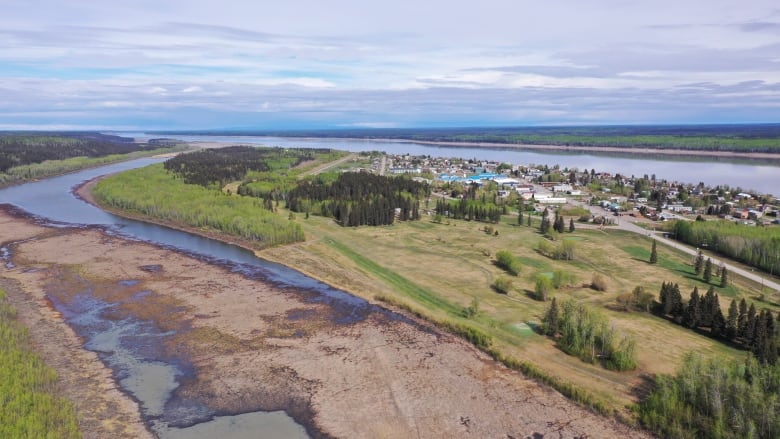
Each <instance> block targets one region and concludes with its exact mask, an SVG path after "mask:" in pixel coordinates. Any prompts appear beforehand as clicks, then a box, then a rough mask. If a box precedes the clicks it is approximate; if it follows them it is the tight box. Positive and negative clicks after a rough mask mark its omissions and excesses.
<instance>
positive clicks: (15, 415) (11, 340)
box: [0, 290, 81, 438]
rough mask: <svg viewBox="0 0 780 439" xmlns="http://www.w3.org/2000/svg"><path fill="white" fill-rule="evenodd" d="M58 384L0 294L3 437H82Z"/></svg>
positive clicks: (0, 418) (0, 420)
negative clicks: (58, 390) (58, 389)
mask: <svg viewBox="0 0 780 439" xmlns="http://www.w3.org/2000/svg"><path fill="white" fill-rule="evenodd" d="M56 382H57V374H56V373H55V372H54V371H53V370H52V369H50V368H48V367H47V366H46V365H45V364H44V363H43V362H42V361H41V359H40V358H38V357H37V356H36V355H35V354H34V353H33V352H32V350H31V349H30V346H29V341H28V339H27V332H26V330H25V329H24V328H23V327H22V326H21V325H20V324H19V323H18V322H17V321H16V311H15V310H14V309H13V308H11V307H10V306H9V305H8V303H7V302H6V298H5V292H4V291H3V290H0V437H7V438H78V437H81V434H80V433H79V430H78V424H77V423H76V415H75V413H74V411H73V406H72V405H71V404H70V402H69V401H68V400H66V399H64V398H62V397H60V396H58V395H57V390H56V389H57V384H56Z"/></svg>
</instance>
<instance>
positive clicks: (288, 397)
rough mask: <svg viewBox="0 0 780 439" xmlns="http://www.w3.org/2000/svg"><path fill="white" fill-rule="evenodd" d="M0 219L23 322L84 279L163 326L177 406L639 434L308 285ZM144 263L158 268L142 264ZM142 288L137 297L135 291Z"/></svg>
mask: <svg viewBox="0 0 780 439" xmlns="http://www.w3.org/2000/svg"><path fill="white" fill-rule="evenodd" d="M0 224H2V225H3V227H2V228H0V230H2V235H0V241H3V242H8V241H19V240H21V239H26V238H35V239H32V240H29V241H25V242H21V243H18V244H16V245H13V246H12V247H11V251H12V255H13V256H12V261H13V263H14V264H15V266H14V267H13V268H4V269H2V271H0V277H2V278H4V279H6V280H7V281H8V282H11V281H12V282H14V283H15V284H16V285H17V286H18V294H16V296H17V297H21V298H23V300H27V301H32V302H33V303H35V304H36V305H35V307H32V308H29V307H27V308H25V307H21V308H20V313H21V314H24V315H25V319H27V320H26V322H28V323H30V324H31V322H35V321H36V320H37V319H40V318H41V317H36V314H35V313H36V312H38V313H40V314H41V315H43V314H45V313H48V315H49V316H48V317H47V318H48V319H50V320H51V321H52V322H53V324H54V325H58V326H57V327H58V328H61V329H67V326H66V325H64V324H63V322H62V318H61V316H59V315H58V314H56V313H52V312H51V310H50V309H49V308H47V305H46V304H45V299H46V298H47V297H55V298H56V299H57V300H59V301H67V300H71V299H72V298H73V297H75V296H74V295H76V294H78V293H80V292H81V293H83V291H85V288H86V289H87V290H89V291H91V294H92V295H93V296H95V297H96V298H98V299H100V300H103V301H107V302H110V303H114V304H115V307H114V308H112V313H113V314H112V316H113V318H125V317H132V318H135V319H139V320H141V321H147V322H151V323H153V324H155V325H158V326H159V327H161V328H163V329H165V330H170V331H172V332H171V335H170V336H169V337H170V338H169V339H168V340H167V341H166V342H165V343H164V346H165V349H164V351H162V352H160V353H159V355H160V356H161V357H162V358H170V357H175V358H179V359H180V360H181V361H186V362H187V363H188V364H191V365H192V376H191V378H189V379H187V380H184V382H183V383H182V385H181V386H180V387H179V388H178V389H177V391H176V392H175V394H174V397H173V398H174V399H175V400H176V401H178V402H180V403H181V404H183V405H186V404H204V405H206V406H208V407H210V408H212V409H214V410H216V411H217V412H219V413H222V414H237V413H243V412H250V411H256V410H276V409H284V410H286V411H287V412H288V413H289V414H291V415H292V416H294V417H295V418H296V420H298V421H299V422H300V423H302V424H304V425H306V426H307V427H308V431H309V432H310V434H313V435H314V436H333V437H404V438H406V437H517V438H520V437H523V438H524V437H529V436H530V437H539V436H540V435H545V436H546V435H555V436H556V437H557V436H558V435H560V436H561V437H585V436H587V437H590V438H598V437H604V438H607V437H610V438H611V437H647V435H646V434H644V433H642V432H637V431H634V430H632V429H630V428H629V427H627V426H625V425H622V424H619V423H617V422H616V421H614V420H612V419H608V418H604V417H601V416H598V415H594V414H593V413H591V412H589V411H587V410H585V409H583V408H581V407H579V406H577V405H576V404H573V403H572V402H570V401H569V400H567V399H566V398H564V397H563V396H562V395H560V394H559V393H557V392H555V391H553V390H551V389H549V388H547V387H545V386H542V385H540V384H538V383H536V382H535V381H533V380H530V379H528V378H525V377H524V376H522V375H521V374H519V373H516V372H513V371H510V370H508V369H506V368H504V367H503V366H500V365H499V364H497V363H496V362H494V361H492V360H491V359H490V358H488V357H487V356H486V355H485V354H483V353H481V352H479V351H478V350H476V349H475V348H473V347H472V346H471V345H469V344H468V343H466V342H464V341H462V340H460V339H458V338H455V337H453V336H451V335H448V334H445V333H442V332H440V331H438V330H436V329H434V328H431V327H429V326H428V325H427V324H426V323H424V322H419V321H415V320H410V319H407V318H400V317H399V316H398V315H396V314H392V313H389V312H387V311H383V310H381V309H380V308H378V307H375V306H369V305H361V304H360V303H357V304H349V303H347V302H339V301H328V300H325V301H323V300H321V299H317V298H318V297H321V293H319V292H318V291H314V290H300V289H290V288H287V287H284V286H279V285H274V284H269V283H266V282H263V281H259V280H253V279H251V278H249V277H246V276H244V275H242V274H239V273H238V272H236V271H235V270H232V269H231V268H230V267H223V266H219V265H213V264H209V263H205V262H203V261H201V260H199V259H196V258H192V257H190V256H187V255H183V254H180V253H178V252H175V251H172V250H168V249H163V248H159V247H156V246H153V245H149V244H144V243H139V242H133V241H127V240H124V239H121V238H118V237H115V236H108V235H105V234H104V233H102V232H101V231H99V230H91V229H47V228H44V227H39V226H35V225H32V224H31V223H30V222H29V221H28V220H26V219H23V218H18V217H14V216H12V215H9V214H8V213H0ZM150 265H152V266H155V267H158V269H156V270H154V271H150V270H146V269H144V268H143V267H148V266H150ZM250 277H251V276H250ZM9 279H10V281H9ZM129 280H132V281H133V283H132V284H130V283H127V282H126V281H129ZM122 281H125V282H124V283H122ZM117 285H123V286H122V287H121V288H120V287H118V286H117ZM55 286H56V287H55ZM140 293H143V294H144V296H143V297H144V301H143V303H139V302H138V301H137V300H136V299H134V298H136V297H138V294H140ZM24 298H26V299H24ZM36 310H38V311H36ZM33 326H36V325H33ZM37 340H38V342H39V343H40V348H41V349H42V350H44V351H45V350H47V349H54V348H55V347H56V346H52V345H61V346H60V349H61V351H60V353H59V354H57V355H59V356H62V357H70V358H75V359H76V360H74V361H75V362H77V363H79V365H80V366H81V367H82V368H84V369H83V370H89V369H87V368H90V367H91V368H93V369H94V371H96V372H94V373H92V374H89V375H87V376H86V377H85V378H84V379H85V380H86V381H89V382H91V383H103V385H105V384H106V383H107V382H108V383H110V380H107V378H106V375H105V371H106V369H105V368H104V366H103V365H102V364H101V363H100V362H99V361H98V359H97V358H96V357H95V356H94V354H92V353H89V352H86V351H84V350H83V349H82V348H81V347H80V343H78V342H72V343H62V341H60V340H57V339H54V338H51V339H50V338H48V337H46V336H45V335H41V336H39V337H38V338H37ZM54 366H55V367H57V368H58V369H63V368H65V367H64V366H63V365H62V364H55V365H54ZM65 369H67V368H65ZM100 371H103V372H100ZM98 372H100V373H98ZM101 373H102V375H101ZM79 387H81V388H86V387H88V386H87V385H86V384H83V385H80V386H73V388H71V389H69V390H68V392H67V393H68V395H70V396H71V397H72V398H76V397H77V396H78V395H81V394H83V393H88V392H84V391H82V390H80V389H79ZM109 387H110V386H109ZM95 388H100V387H99V386H98V387H95ZM112 392H113V394H116V395H118V396H119V397H120V399H121V397H122V394H121V393H119V392H117V391H116V389H115V388H108V389H107V390H106V391H105V392H103V394H101V396H102V395H111V394H112ZM125 401H126V399H125ZM122 407H125V408H128V407H127V406H122ZM117 413H120V412H119V411H118V412H117ZM121 413H122V414H123V415H122V416H128V418H127V421H126V422H125V423H124V424H125V425H137V423H136V424H133V423H132V422H130V420H131V418H130V417H129V416H130V415H132V410H129V409H128V410H124V411H122V412H121ZM91 416H92V417H93V418H97V419H95V421H96V422H97V421H100V422H99V423H111V422H117V420H118V419H124V418H120V417H119V416H118V415H114V414H111V413H110V412H106V411H103V412H95V413H94V414H91ZM136 419H137V417H136ZM128 428H129V427H128ZM127 431H130V430H127ZM98 436H99V435H98ZM130 436H132V435H127V436H126V437H130ZM139 436H140V435H139ZM95 437H97V436H95ZM104 437H117V435H114V434H106V435H104Z"/></svg>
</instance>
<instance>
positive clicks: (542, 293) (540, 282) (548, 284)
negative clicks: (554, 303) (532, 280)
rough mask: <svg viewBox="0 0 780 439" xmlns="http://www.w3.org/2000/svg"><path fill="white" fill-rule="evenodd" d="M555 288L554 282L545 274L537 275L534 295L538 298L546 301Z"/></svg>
mask: <svg viewBox="0 0 780 439" xmlns="http://www.w3.org/2000/svg"><path fill="white" fill-rule="evenodd" d="M552 290H553V282H552V280H550V278H549V277H547V276H546V275H544V274H540V275H538V276H536V285H535V286H534V297H535V298H536V300H541V301H546V300H547V297H548V296H549V294H550V291H552Z"/></svg>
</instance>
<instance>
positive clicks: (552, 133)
mask: <svg viewBox="0 0 780 439" xmlns="http://www.w3.org/2000/svg"><path fill="white" fill-rule="evenodd" d="M178 134H199V135H234V136H237V135H254V136H258V135H260V136H262V135H267V136H282V137H326V138H327V137H350V138H364V139H366V138H367V139H406V140H418V141H429V142H477V143H482V142H485V143H504V144H507V145H522V144H528V145H563V146H573V147H576V146H611V147H621V148H668V149H688V150H707V151H738V152H780V124H751V125H657V126H629V125H626V126H592V127H566V126H560V127H504V128H499V127H495V128H485V127H482V128H477V127H464V128H414V129H341V130H306V131H249V132H247V131H219V132H217V131H207V132H196V133H192V132H187V133H184V132H182V133H178Z"/></svg>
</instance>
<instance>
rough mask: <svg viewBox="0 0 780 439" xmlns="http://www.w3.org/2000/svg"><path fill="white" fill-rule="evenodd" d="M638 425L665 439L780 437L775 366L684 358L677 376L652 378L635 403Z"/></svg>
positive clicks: (779, 373)
mask: <svg viewBox="0 0 780 439" xmlns="http://www.w3.org/2000/svg"><path fill="white" fill-rule="evenodd" d="M639 416H640V420H641V421H642V423H643V424H644V425H645V426H646V427H647V428H649V429H650V430H651V431H653V432H654V433H656V434H657V435H659V436H660V437H665V438H670V439H678V438H679V439H682V438H701V439H752V438H760V439H771V438H777V437H778V436H780V365H773V366H765V365H761V364H759V363H758V362H757V361H755V360H754V359H752V358H747V359H746V360H745V362H744V363H743V362H728V361H725V360H719V359H710V360H704V359H702V358H701V357H698V356H695V355H693V354H690V355H688V357H687V358H686V359H685V361H684V363H683V365H682V367H681V368H680V370H679V371H678V373H677V375H676V376H668V375H662V376H659V377H657V378H656V385H655V389H654V390H653V392H652V393H651V394H650V395H649V396H648V397H647V398H646V399H645V400H644V401H642V402H641V403H640V405H639Z"/></svg>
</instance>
